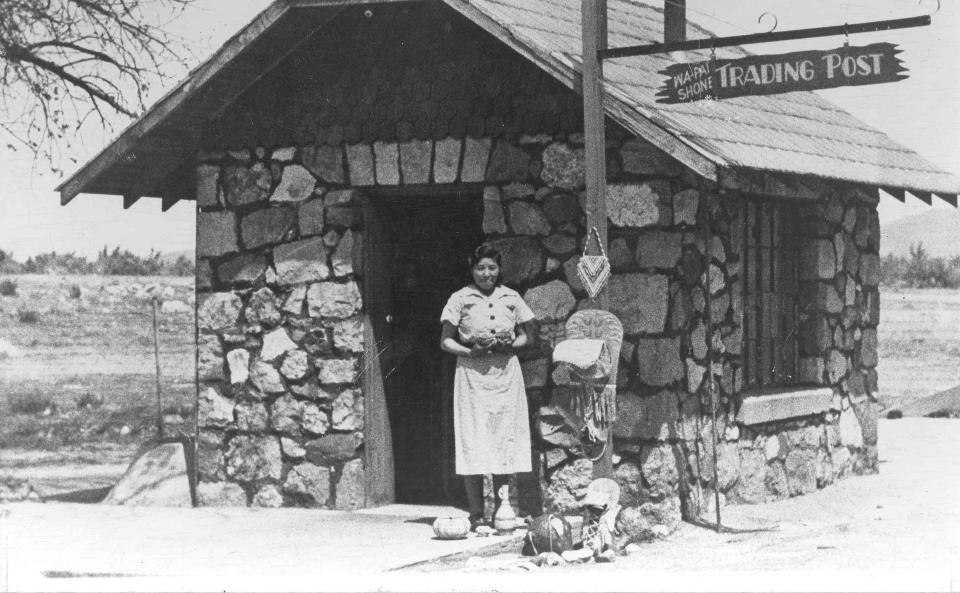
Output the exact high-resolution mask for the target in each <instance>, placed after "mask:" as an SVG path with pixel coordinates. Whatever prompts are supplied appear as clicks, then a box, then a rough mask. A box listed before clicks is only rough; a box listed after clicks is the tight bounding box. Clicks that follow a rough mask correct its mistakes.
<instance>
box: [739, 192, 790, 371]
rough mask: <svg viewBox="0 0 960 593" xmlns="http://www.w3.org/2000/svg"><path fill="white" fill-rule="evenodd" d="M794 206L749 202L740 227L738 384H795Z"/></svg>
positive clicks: (778, 203) (760, 201)
mask: <svg viewBox="0 0 960 593" xmlns="http://www.w3.org/2000/svg"><path fill="white" fill-rule="evenodd" d="M800 221H801V219H800V211H799V208H798V207H797V206H796V205H795V204H791V203H785V202H775V201H771V200H760V199H750V200H748V201H747V205H746V216H745V220H744V225H743V229H744V231H743V237H742V241H743V243H742V249H741V253H742V254H743V263H742V278H743V386H744V388H746V389H750V388H760V387H773V386H789V385H795V384H797V383H799V378H798V373H797V369H798V358H799V354H798V351H797V343H798V340H797V333H798V331H797V330H798V319H797V318H798V311H797V308H798V302H797V299H798V294H797V293H798V261H799V252H800V244H799V243H800V241H799V239H800Z"/></svg>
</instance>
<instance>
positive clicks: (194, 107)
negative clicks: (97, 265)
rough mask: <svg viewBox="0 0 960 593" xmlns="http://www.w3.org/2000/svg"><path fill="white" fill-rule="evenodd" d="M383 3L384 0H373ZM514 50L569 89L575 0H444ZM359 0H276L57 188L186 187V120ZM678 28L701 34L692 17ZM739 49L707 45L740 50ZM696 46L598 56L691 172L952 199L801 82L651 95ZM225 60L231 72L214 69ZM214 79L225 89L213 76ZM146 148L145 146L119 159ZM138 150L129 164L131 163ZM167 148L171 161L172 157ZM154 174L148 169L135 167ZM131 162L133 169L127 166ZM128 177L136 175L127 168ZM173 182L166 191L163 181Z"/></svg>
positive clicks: (617, 23) (648, 36) (614, 92)
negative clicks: (779, 89) (768, 88)
mask: <svg viewBox="0 0 960 593" xmlns="http://www.w3.org/2000/svg"><path fill="white" fill-rule="evenodd" d="M383 1H384V2H385V1H387V0H383ZM443 2H444V3H445V4H447V5H449V6H450V7H451V8H453V9H454V10H456V11H458V12H459V13H460V14H462V15H464V16H465V17H466V18H468V19H470V20H471V21H473V22H474V23H476V24H477V25H479V26H480V27H482V28H483V29H485V30H486V31H488V32H489V33H491V34H492V35H493V36H495V37H496V38H497V39H499V40H500V41H502V42H504V43H506V44H507V45H509V46H510V47H512V48H513V49H514V50H516V51H517V52H518V53H519V54H520V55H522V56H524V57H525V58H527V59H528V60H530V61H531V62H533V63H535V64H537V65H538V66H540V67H541V68H543V69H544V70H545V71H547V72H548V73H550V74H551V75H553V76H554V77H555V78H557V79H558V80H559V81H561V82H562V83H564V84H566V85H567V86H568V87H570V88H574V89H577V88H579V77H580V75H579V71H580V55H581V48H580V0H443ZM370 3H371V2H369V0H277V1H276V2H274V4H272V5H271V6H270V7H269V8H268V9H267V10H266V11H264V12H263V13H262V14H261V15H260V16H259V17H257V19H256V20H255V21H254V22H253V23H251V24H250V25H248V26H247V27H246V28H245V29H244V30H243V31H241V32H240V33H238V34H237V35H236V36H235V37H233V38H232V39H231V40H230V41H229V42H228V43H227V44H226V45H224V47H223V48H221V49H220V50H219V51H218V52H217V53H216V54H214V56H213V57H212V58H210V60H208V61H207V62H206V63H205V64H203V65H202V66H200V67H199V68H197V69H196V70H195V71H193V72H192V73H191V75H190V76H189V77H188V79H187V80H185V81H184V82H183V83H181V85H180V86H178V87H177V88H176V89H175V90H174V91H172V92H171V93H170V94H168V95H167V96H166V97H164V98H163V99H161V100H160V101H159V102H158V103H157V105H155V106H154V107H153V108H152V109H151V110H149V111H148V112H147V113H146V114H145V115H143V116H142V117H141V118H140V119H139V120H138V121H137V122H135V123H134V124H133V125H132V126H130V127H129V128H128V129H127V130H125V131H124V132H123V133H122V134H121V135H120V136H119V137H118V139H117V140H115V141H114V142H113V143H112V144H111V145H110V146H109V147H108V148H107V149H106V150H104V151H103V152H102V153H101V154H100V155H98V156H97V157H95V158H94V159H93V160H92V161H90V162H89V163H87V164H86V165H84V167H83V168H81V169H80V170H79V171H78V172H77V173H75V174H74V175H73V176H72V177H71V178H70V179H68V180H67V181H66V182H64V183H63V184H62V185H61V186H60V187H58V188H57V189H58V190H59V191H60V192H61V202H62V203H67V202H68V201H69V200H71V199H72V198H73V197H74V196H76V195H77V194H78V193H80V192H89V193H112V194H118V195H124V196H125V200H124V203H125V205H129V204H130V203H132V202H133V201H134V200H135V199H136V198H138V197H140V196H141V195H143V196H146V195H154V196H155V195H160V196H161V197H164V209H166V208H168V207H169V205H170V204H172V203H173V201H175V200H176V199H191V198H192V195H191V192H190V191H189V188H188V187H186V186H183V185H182V184H180V183H178V182H177V180H176V179H175V177H178V176H180V178H183V177H185V178H186V179H188V180H189V179H192V175H189V174H186V175H184V173H185V171H184V167H188V166H189V164H190V162H189V157H190V155H192V154H194V153H195V149H196V142H197V133H196V129H197V122H198V121H199V120H200V119H202V118H203V117H204V116H205V115H208V112H215V111H216V110H222V109H224V108H225V107H226V106H225V105H224V104H223V98H224V97H233V96H236V91H237V90H238V89H243V88H246V87H247V86H249V85H250V84H252V83H253V82H254V81H255V80H257V79H258V78H259V76H260V75H261V74H262V73H263V70H264V69H266V68H270V67H272V66H273V65H275V64H277V63H278V61H279V60H281V59H282V58H283V57H285V56H286V55H288V54H289V53H290V52H291V51H293V50H294V49H295V47H296V46H297V45H298V43H299V41H302V40H303V39H305V38H306V37H308V36H310V35H312V34H313V33H315V32H316V31H318V30H319V29H320V28H322V26H323V25H324V24H325V23H326V22H328V21H329V20H330V19H331V18H332V16H334V15H335V14H336V12H337V10H339V9H340V8H342V7H343V6H347V5H352V4H370ZM608 16H609V18H608V22H609V25H608V27H609V34H608V39H609V41H608V44H609V46H610V47H622V46H629V45H641V44H647V43H655V42H657V41H660V40H661V39H662V28H663V24H662V23H663V11H662V10H660V9H659V8H655V7H652V6H649V5H647V4H644V3H643V2H640V1H638V0H608ZM688 35H689V36H690V37H709V36H711V33H710V32H709V31H707V30H705V29H702V28H700V27H698V26H697V25H695V24H693V23H689V24H688ZM745 54H746V52H744V51H743V50H741V49H738V48H730V49H720V50H718V51H717V55H718V57H721V58H722V57H736V56H740V55H745ZM705 57H706V56H705V55H704V52H674V53H671V54H659V55H651V56H642V57H631V58H620V59H611V60H607V61H605V62H604V76H605V79H606V86H605V90H606V94H605V98H604V109H605V110H606V112H607V114H608V115H609V116H610V117H611V118H612V119H614V120H615V121H617V122H618V123H620V124H621V125H623V126H624V127H625V128H626V129H628V130H630V131H631V132H633V133H636V134H638V135H641V136H643V137H645V138H646V139H648V140H649V141H651V142H652V143H654V144H655V145H657V146H659V147H660V148H662V149H663V150H665V151H666V152H667V153H669V154H671V155H672V156H674V157H675V158H677V159H678V160H680V161H681V162H683V163H684V164H686V165H687V166H688V167H690V168H691V169H693V170H695V171H697V172H698V173H699V174H700V175H702V176H704V177H706V178H708V179H712V180H720V178H721V176H722V175H723V173H724V172H731V171H743V172H746V173H749V172H769V173H775V174H787V175H800V176H809V177H816V178H825V179H835V180H843V181H848V182H853V183H858V184H865V185H869V186H873V187H879V188H882V189H884V190H886V191H888V192H889V193H891V194H893V195H895V196H897V197H900V198H902V195H903V194H902V192H903V191H904V190H906V191H909V192H911V193H913V194H915V195H917V196H918V197H920V198H921V199H924V200H925V201H928V202H929V199H930V194H936V195H938V196H940V197H941V198H943V199H944V200H946V201H948V202H950V203H951V204H953V205H955V206H956V205H957V194H958V193H960V179H957V177H955V176H954V175H951V174H950V173H947V172H945V171H943V170H941V169H939V168H938V167H937V166H936V165H933V164H931V163H930V162H929V161H927V160H926V159H924V158H923V157H921V156H920V155H918V154H917V153H915V152H914V151H912V150H910V149H909V148H906V147H904V146H903V145H901V144H898V143H897V142H895V141H893V140H892V139H890V138H889V137H888V136H887V135H886V134H884V133H882V132H880V131H878V130H876V129H874V128H871V127H870V126H868V125H866V124H864V123H863V122H861V121H859V120H858V119H856V118H855V117H853V116H852V115H850V114H849V113H847V112H846V111H844V110H842V109H840V108H839V107H837V106H835V105H833V104H831V103H830V102H829V101H826V100H825V99H823V98H821V97H820V96H819V95H817V94H816V93H812V92H794V93H788V94H782V95H767V96H757V97H740V98H732V99H725V100H723V101H699V102H695V103H683V104H661V103H657V102H656V92H657V89H658V88H659V87H660V86H661V85H662V84H663V78H664V77H663V76H662V75H660V74H659V73H658V72H659V71H660V70H662V69H663V68H665V67H667V66H669V65H670V64H673V63H677V62H685V61H697V60H702V59H705ZM225 71H229V72H230V74H231V76H229V77H226V76H223V74H224V72H225ZM224 86H226V87H227V88H226V89H224ZM150 151H153V152H154V153H156V157H155V158H153V157H150V158H141V159H131V158H129V155H130V154H144V155H147V156H148V157H149V155H150ZM137 161H139V163H138V162H137ZM174 161H177V162H174ZM158 163H162V164H163V167H161V168H162V169H164V170H163V172H162V174H159V173H158V174H153V175H147V179H150V182H149V183H144V181H143V180H144V175H146V169H148V168H149V167H151V165H152V167H153V168H154V169H157V167H158ZM140 169H143V170H140ZM137 180H139V181H137ZM171 192H172V193H171Z"/></svg>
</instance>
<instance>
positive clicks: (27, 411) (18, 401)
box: [9, 389, 56, 415]
mask: <svg viewBox="0 0 960 593" xmlns="http://www.w3.org/2000/svg"><path fill="white" fill-rule="evenodd" d="M9 402H10V413H11V414H21V415H36V414H42V413H43V412H45V411H46V410H55V409H56V404H54V403H53V400H52V399H50V397H48V396H46V395H44V394H43V393H42V392H41V391H40V390H39V389H34V390H31V391H26V392H20V393H14V394H13V395H11V396H10V400H9Z"/></svg>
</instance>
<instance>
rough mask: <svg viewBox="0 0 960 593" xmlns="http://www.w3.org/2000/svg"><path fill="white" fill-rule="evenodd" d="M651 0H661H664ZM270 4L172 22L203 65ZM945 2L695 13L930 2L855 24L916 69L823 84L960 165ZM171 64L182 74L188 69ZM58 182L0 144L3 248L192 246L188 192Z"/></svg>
mask: <svg viewBox="0 0 960 593" xmlns="http://www.w3.org/2000/svg"><path fill="white" fill-rule="evenodd" d="M645 1H647V2H649V3H652V4H654V5H655V6H661V5H662V4H661V2H660V0H645ZM268 5H269V0H196V3H195V4H194V5H193V6H192V7H191V8H189V9H188V10H187V11H186V12H185V13H184V14H183V15H182V16H180V17H179V18H178V19H176V20H175V21H173V22H172V23H171V24H170V25H169V26H168V29H169V30H170V32H171V33H173V34H174V35H177V36H179V37H181V38H183V39H184V40H185V41H186V43H187V44H188V46H189V47H190V50H191V52H192V53H193V54H194V55H195V56H196V57H195V59H194V65H195V64H197V63H199V62H200V60H202V59H205V58H206V57H208V56H209V55H210V54H211V53H212V52H213V51H215V50H216V49H217V48H218V47H219V46H220V45H221V44H222V43H224V42H225V41H226V40H227V39H228V38H229V37H230V36H231V35H233V34H234V33H235V32H236V31H238V30H239V29H240V28H241V27H243V26H244V25H245V24H247V23H248V22H249V21H250V20H251V19H252V18H253V17H255V16H256V15H257V13H259V12H260V11H261V10H263V9H264V8H265V7H266V6H268ZM937 6H938V3H937V1H936V0H923V1H921V2H920V3H918V2H916V0H859V1H849V2H847V1H841V0H805V1H804V2H797V1H796V0H753V1H744V0H687V16H688V19H689V20H691V21H695V22H697V23H698V24H700V25H702V26H704V27H705V28H707V29H710V30H712V31H713V32H714V33H715V34H717V35H739V34H744V33H756V32H761V31H765V30H767V29H768V24H769V23H770V22H771V21H770V20H769V17H768V18H766V19H764V21H763V23H758V17H759V16H760V15H761V14H763V13H771V14H773V15H775V16H776V18H777V30H780V31H783V30H789V29H797V28H804V27H818V26H829V25H839V24H843V23H845V22H848V23H856V22H864V21H876V20H883V19H892V18H902V17H909V16H917V15H920V14H930V13H933V24H932V25H931V26H929V27H922V28H917V29H906V30H899V31H887V32H883V33H871V34H862V35H854V36H852V37H851V39H850V43H851V44H852V45H865V44H868V43H873V42H878V41H888V42H891V43H897V44H899V45H900V46H901V48H902V49H903V50H904V52H903V54H901V55H900V58H901V59H903V60H904V62H905V65H906V67H907V68H908V69H909V71H910V78H908V79H907V80H904V81H901V82H897V83H893V84H883V85H871V86H861V87H852V88H844V89H831V90H826V91H820V94H821V95H822V96H823V97H824V98H826V99H827V100H829V101H832V102H834V103H836V104H838V105H839V106H841V107H843V108H844V109H846V110H847V111H849V112H850V113H852V114H853V115H855V116H856V117H857V118H859V119H860V120H861V121H864V122H866V123H868V124H870V125H872V126H874V127H876V128H878V129H880V130H882V131H884V132H886V133H887V134H888V135H889V136H890V137H891V138H893V139H894V140H896V141H897V142H900V143H901V144H905V145H906V146H908V147H910V148H912V149H914V150H915V151H917V152H919V153H920V154H921V155H923V156H924V157H926V158H927V159H928V160H930V161H931V162H933V163H935V164H937V165H939V166H940V167H942V168H943V169H945V170H947V171H949V172H951V173H954V174H955V175H958V176H960V76H958V75H960V66H958V63H957V61H956V57H955V56H958V55H960V35H957V32H958V31H960V7H958V6H957V0H943V4H942V6H941V7H940V9H939V10H938V11H937ZM934 11H937V12H934ZM842 43H843V39H842V38H840V37H837V38H829V37H828V38H821V39H814V40H803V41H794V42H784V43H776V44H767V45H755V46H752V47H751V48H750V50H751V51H752V52H753V53H785V52H789V51H796V50H800V49H830V48H834V47H839V46H840V45H842ZM174 74H177V76H176V80H179V79H180V78H182V77H183V76H184V75H185V74H186V72H179V73H176V72H174ZM173 83H174V81H171V85H172V84H173ZM156 98H159V95H157V97H156ZM148 104H149V102H148ZM125 125H126V122H124V121H120V120H118V121H117V124H116V125H115V128H114V130H113V131H106V132H105V131H103V130H101V129H99V128H95V129H91V128H88V129H87V130H86V131H85V133H84V134H83V135H82V136H81V137H79V138H77V139H75V141H74V147H73V149H72V150H71V151H70V152H69V153H67V154H66V155H65V159H64V168H65V169H66V171H67V174H70V173H72V172H73V171H74V170H75V166H73V165H70V166H68V163H69V161H68V160H67V158H68V157H73V158H75V159H77V161H78V162H79V163H84V162H86V161H87V160H89V159H90V158H92V157H93V156H95V155H96V154H97V153H98V152H99V151H100V150H101V149H103V148H104V147H105V146H107V144H108V143H109V142H110V140H111V139H112V138H113V137H115V136H116V135H117V134H118V133H119V132H120V131H121V130H122V129H123V127H124V126H125ZM61 181H62V179H60V178H59V177H58V176H56V175H54V174H52V173H50V172H49V170H48V167H46V166H45V164H44V163H42V162H40V163H34V162H33V159H32V157H31V156H29V155H25V154H22V153H12V152H10V151H8V150H7V149H0V205H2V210H0V249H4V250H5V251H7V252H12V253H13V255H14V257H16V258H17V259H20V260H23V259H26V257H28V256H31V255H35V254H37V253H42V252H47V251H57V252H75V253H77V254H79V255H86V256H94V255H95V254H96V252H98V251H99V250H100V249H101V248H102V247H103V246H104V245H108V246H110V247H111V248H112V247H113V246H120V247H122V248H124V249H129V250H130V251H133V252H134V253H138V254H146V253H147V252H149V251H150V250H151V249H156V250H160V251H164V252H170V251H181V250H192V249H193V247H194V240H195V239H194V232H195V230H194V229H195V227H194V202H179V203H177V204H176V205H174V206H173V208H171V209H170V210H168V211H167V212H165V213H163V214H161V212H160V200H158V199H143V200H140V201H139V202H137V203H136V204H134V205H133V206H132V207H131V208H130V209H128V210H124V209H123V208H122V206H121V199H120V198H119V197H117V196H92V195H83V194H82V195H80V196H79V197H77V198H76V199H74V200H73V201H72V202H71V203H70V204H68V205H67V206H63V207H62V206H60V201H59V196H58V194H57V193H56V192H55V191H54V187H56V186H57V185H58V184H59V183H60V182H61ZM934 204H935V206H934V207H936V208H939V209H941V210H940V211H941V212H943V214H944V215H945V216H960V213H958V211H957V210H956V209H954V208H950V207H949V206H947V205H946V203H944V202H942V201H935V202H934ZM929 208H930V207H929V206H927V205H926V204H923V203H922V202H920V201H919V200H916V199H913V198H909V197H908V198H907V203H906V204H901V203H900V202H898V201H896V200H895V199H893V198H890V197H888V196H885V197H884V198H883V199H882V200H881V204H880V220H881V224H886V223H888V222H890V221H893V220H896V219H897V218H902V217H905V216H910V215H912V214H916V213H918V212H923V211H925V210H927V209H929Z"/></svg>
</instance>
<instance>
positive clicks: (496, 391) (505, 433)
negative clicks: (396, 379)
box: [441, 286, 534, 475]
mask: <svg viewBox="0 0 960 593" xmlns="http://www.w3.org/2000/svg"><path fill="white" fill-rule="evenodd" d="M533 317H534V315H533V311H531V310H530V308H529V307H528V306H527V304H526V303H525V302H524V301H523V298H521V297H520V295H519V294H518V293H517V292H516V291H515V290H512V289H510V288H507V287H505V286H498V287H496V288H495V289H494V291H493V293H491V294H490V295H484V294H483V293H482V292H480V291H479V290H477V289H476V288H473V287H466V288H463V289H461V290H458V291H457V292H455V293H454V294H453V295H452V296H451V297H450V300H449V301H448V302H447V306H446V307H444V310H443V314H442V316H441V319H442V320H443V321H449V322H450V323H452V324H453V325H455V326H457V331H458V334H459V338H460V341H461V342H462V343H464V344H468V345H469V344H472V343H473V342H474V341H475V340H476V339H477V336H479V335H482V334H493V333H499V332H504V331H506V332H512V331H514V330H515V328H516V326H517V325H518V324H520V323H526V322H527V321H530V320H531V319H533ZM453 425H454V431H453V432H454V442H455V444H456V471H457V473H458V474H460V475H473V474H511V473H515V472H528V471H531V469H532V466H531V462H530V456H531V449H530V424H529V415H528V412H527V393H526V389H525V388H524V383H523V374H522V373H521V370H520V361H519V360H518V359H517V356H516V355H515V354H512V353H509V354H507V353H491V354H486V355H483V356H479V357H465V356H461V357H458V358H457V371H456V375H455V377H454V385H453Z"/></svg>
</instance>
